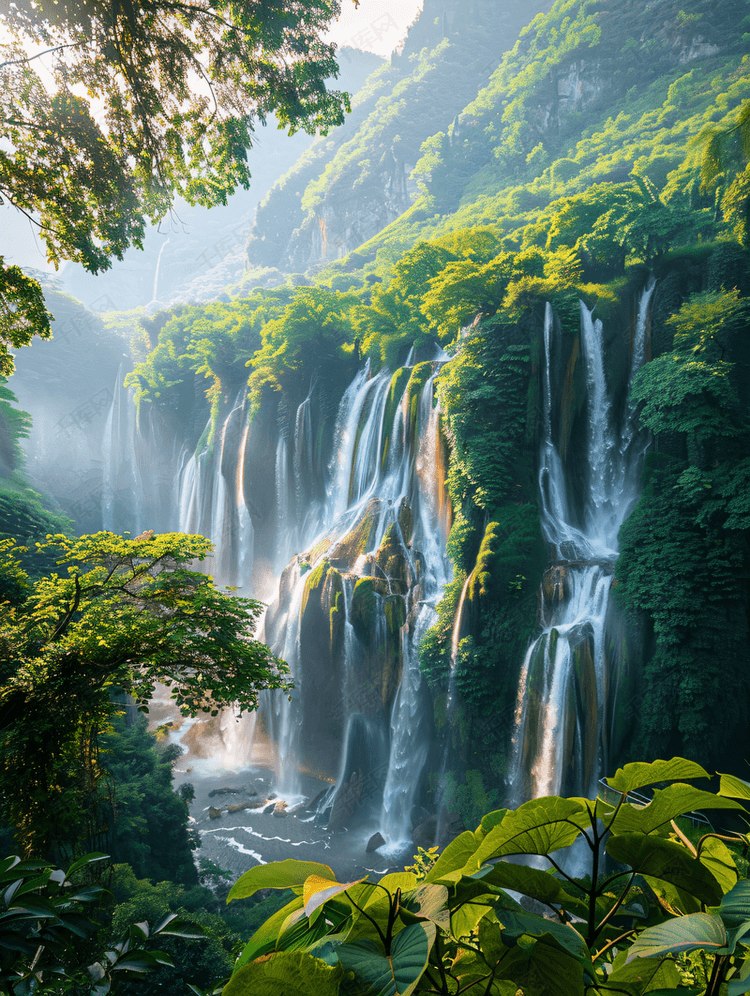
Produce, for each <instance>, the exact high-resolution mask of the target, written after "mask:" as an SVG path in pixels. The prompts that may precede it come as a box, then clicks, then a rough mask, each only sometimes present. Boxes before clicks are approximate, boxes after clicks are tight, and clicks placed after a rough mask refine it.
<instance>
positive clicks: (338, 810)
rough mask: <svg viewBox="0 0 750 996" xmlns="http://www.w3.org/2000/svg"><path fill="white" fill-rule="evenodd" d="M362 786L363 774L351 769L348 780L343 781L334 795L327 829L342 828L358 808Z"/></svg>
mask: <svg viewBox="0 0 750 996" xmlns="http://www.w3.org/2000/svg"><path fill="white" fill-rule="evenodd" d="M363 787H364V776H363V775H360V774H358V773H357V772H356V771H353V772H352V775H351V778H350V779H349V781H348V782H344V783H343V785H342V786H341V787H340V788H339V790H338V792H337V793H336V795H335V797H334V800H333V805H332V807H331V817H330V819H329V820H328V829H329V830H343V829H344V824H345V823H346V822H348V821H349V820H350V819H351V817H352V816H353V815H354V813H355V812H356V811H357V809H358V808H359V803H360V800H361V798H362V789H363Z"/></svg>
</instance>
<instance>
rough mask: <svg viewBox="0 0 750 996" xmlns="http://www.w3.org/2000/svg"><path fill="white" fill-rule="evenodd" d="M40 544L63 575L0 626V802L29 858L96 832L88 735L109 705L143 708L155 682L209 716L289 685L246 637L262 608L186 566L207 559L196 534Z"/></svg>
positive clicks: (57, 539) (46, 582)
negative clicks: (130, 700)
mask: <svg viewBox="0 0 750 996" xmlns="http://www.w3.org/2000/svg"><path fill="white" fill-rule="evenodd" d="M44 548H45V549H48V550H51V551H54V553H55V554H56V558H57V563H58V565H59V566H60V568H61V569H62V570H61V573H60V574H57V573H55V574H52V575H51V576H49V577H43V578H40V579H39V580H37V581H35V582H34V583H33V584H32V585H31V586H30V587H29V589H28V591H27V592H25V596H26V597H25V598H24V599H23V601H20V602H19V603H18V604H16V605H6V606H4V612H3V614H2V617H0V642H2V645H3V647H4V649H5V650H6V652H7V656H6V659H5V662H4V663H5V667H6V674H7V675H8V678H7V680H6V682H5V683H4V685H3V688H2V692H1V693H0V705H1V706H2V737H1V740H2V745H1V747H0V756H1V757H2V776H1V777H2V784H3V793H4V799H5V805H6V807H7V813H8V815H9V816H10V820H11V822H12V824H13V825H14V826H15V827H16V828H17V832H18V835H19V840H20V841H21V842H22V843H23V846H24V849H25V850H26V851H27V853H37V854H40V853H44V852H45V851H46V850H48V848H50V847H51V846H53V845H54V844H55V842H59V841H60V839H61V837H66V835H69V834H70V830H71V829H73V830H74V831H75V832H77V833H80V834H81V836H84V835H85V834H86V833H89V834H90V835H93V834H94V833H98V827H97V826H96V820H97V813H96V806H95V803H94V800H95V798H96V786H97V782H98V781H99V778H100V771H99V768H98V764H97V748H98V736H99V733H100V731H101V730H102V728H103V726H104V725H105V724H106V722H107V719H108V717H109V716H110V715H111V714H112V713H113V711H115V709H116V706H115V705H114V703H113V701H112V699H113V697H114V696H119V695H123V694H130V695H133V696H134V697H135V698H136V700H137V701H138V702H139V703H141V704H144V703H146V702H147V701H148V699H149V697H150V696H151V694H152V693H153V690H154V685H155V682H156V681H161V682H163V683H165V684H166V685H167V686H168V687H171V688H172V697H173V698H174V700H175V702H176V704H177V705H178V706H179V707H180V708H182V709H183V710H185V711H186V712H189V713H192V714H195V713H196V712H198V711H200V710H203V711H211V710H213V711H214V713H215V711H216V710H217V709H218V708H219V706H220V705H222V704H229V703H230V702H238V703H239V704H240V706H241V707H243V708H246V709H252V708H255V707H256V705H257V696H258V693H259V691H260V689H261V688H263V687H275V688H288V687H289V684H288V680H287V678H286V675H287V673H288V669H287V668H286V665H284V664H283V663H282V662H280V661H277V660H276V659H275V658H274V657H273V655H272V654H271V652H270V651H269V650H268V648H267V647H265V646H263V645H262V644H259V643H256V642H255V641H252V640H248V638H247V635H246V634H247V632H248V630H251V629H252V627H253V626H254V624H255V621H256V619H257V616H258V614H259V613H260V611H261V605H260V604H259V603H258V602H255V601H253V600H251V599H245V598H239V597H237V596H234V595H225V594H223V593H222V592H221V591H219V589H218V588H217V587H216V586H215V585H214V583H213V580H212V579H211V578H210V577H207V576H206V575H204V574H200V573H198V572H197V571H193V570H189V569H188V567H187V565H188V564H189V563H190V562H191V561H193V560H196V559H198V560H203V559H205V557H206V556H207V555H208V554H209V553H210V551H211V544H210V543H209V542H208V541H207V540H205V539H203V538H202V537H197V536H192V537H191V536H183V535H179V534H165V535H162V536H154V535H153V533H144V534H143V535H142V536H140V537H138V538H137V539H135V540H124V539H120V538H119V537H117V536H114V535H113V534H111V533H98V534H96V535H95V536H84V537H81V538H80V539H77V540H71V539H68V538H67V537H65V536H62V535H58V536H54V537H52V538H51V539H50V540H49V541H48V543H46V544H45V545H44ZM11 551H12V548H11ZM6 560H7V558H6ZM16 580H17V575H16ZM29 711H31V712H33V714H34V715H35V717H36V720H35V724H34V726H33V728H32V727H31V726H30V725H29V724H28V723H27V722H26V717H27V716H28V714H29ZM9 780H10V781H9ZM11 783H12V784H13V786H14V789H13V791H12V792H10V791H9V789H8V786H9V785H10V784H11ZM92 824H93V825H92Z"/></svg>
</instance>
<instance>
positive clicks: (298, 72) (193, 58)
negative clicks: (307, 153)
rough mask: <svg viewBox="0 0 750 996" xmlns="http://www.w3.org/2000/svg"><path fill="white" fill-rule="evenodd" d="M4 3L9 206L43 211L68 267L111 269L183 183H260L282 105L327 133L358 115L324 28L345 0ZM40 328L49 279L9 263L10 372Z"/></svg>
mask: <svg viewBox="0 0 750 996" xmlns="http://www.w3.org/2000/svg"><path fill="white" fill-rule="evenodd" d="M356 2H357V0H355V3H356ZM2 10H3V12H2V14H1V15H0V29H2V33H3V35H4V36H5V37H8V38H9V39H10V40H9V42H8V43H6V44H3V45H0V137H2V138H3V143H2V149H0V200H7V201H8V202H9V203H11V204H13V205H14V206H15V207H17V208H18V209H19V210H21V211H22V212H24V213H25V214H27V215H28V216H29V217H31V218H33V219H34V220H36V219H37V218H38V221H37V224H38V225H39V228H40V231H41V235H42V238H43V239H44V241H45V243H46V245H47V252H48V258H49V259H50V261H51V262H53V263H54V264H55V265H57V264H58V263H59V262H60V261H61V260H63V259H71V260H75V261H77V262H79V263H82V264H83V266H85V267H86V269H88V270H90V271H91V272H92V273H97V272H98V271H99V270H103V269H107V267H108V266H109V265H110V263H111V260H112V258H113V257H116V258H118V259H121V258H122V255H123V253H124V251H125V249H127V247H128V246H130V245H136V246H141V245H142V242H143V235H144V231H145V225H146V220H147V219H148V220H150V221H152V222H156V221H158V220H160V219H161V218H163V217H164V215H165V214H166V212H167V211H168V210H169V208H170V206H171V204H172V199H173V197H174V195H175V194H176V193H178V194H180V195H181V196H182V197H184V198H185V199H186V200H187V201H188V203H190V204H201V205H204V206H207V207H208V206H211V205H212V204H219V203H221V204H224V203H226V198H227V195H228V194H230V193H232V191H233V190H234V189H235V188H236V187H237V186H242V187H245V188H247V187H248V186H249V181H250V167H249V163H248V155H247V152H248V149H249V148H251V147H252V145H253V142H254V138H253V135H254V130H255V127H256V125H257V124H258V123H260V124H262V125H264V124H265V123H266V121H267V118H268V116H269V115H270V114H272V113H273V114H275V115H276V117H277V119H278V122H279V126H280V127H287V128H288V129H289V131H290V133H293V132H294V131H296V130H299V129H300V128H303V129H305V130H306V131H309V132H312V131H315V130H317V129H321V130H323V131H324V132H325V130H326V129H328V128H329V127H331V126H332V125H336V124H340V123H341V122H342V121H343V118H344V113H345V111H347V110H349V97H348V95H347V94H345V93H341V92H339V91H329V90H327V89H326V85H325V81H326V79H327V78H329V77H331V76H336V75H338V66H337V64H336V61H335V58H334V53H335V46H334V45H330V44H324V43H323V41H322V40H321V38H320V35H321V33H322V32H324V31H325V30H326V28H327V27H328V26H329V24H330V22H331V20H332V19H333V18H335V17H336V16H337V15H338V13H339V11H340V3H339V0H305V2H300V0H263V2H262V3H246V4H233V3H230V2H229V0H216V2H214V0H147V2H145V3H141V4H139V5H138V6H137V7H136V6H134V5H133V4H132V3H131V2H130V0H122V2H117V3H109V2H108V0H86V2H84V3H81V2H79V0H62V2H60V3H55V4H52V5H50V4H45V5H40V4H38V3H37V2H36V0H18V2H17V3H14V4H11V5H8V4H5V5H3V8H2ZM34 49H42V50H43V51H42V52H38V53H37V54H32V55H30V54H29V52H31V51H33V50H34ZM42 54H45V55H46V56H47V57H48V60H49V62H48V63H45V70H48V73H47V74H46V75H45V76H44V77H43V76H42V74H41V73H40V72H39V71H37V68H36V67H37V66H39V65H40V63H38V62H36V60H37V59H38V58H39V56H40V55H42ZM82 93H85V94H86V97H84V96H81V94H82ZM96 107H100V108H101V112H100V113H95V112H94V108H96ZM16 311H18V319H17V320H16V319H14V318H13V315H14V313H15V312H16ZM35 332H39V333H48V332H49V325H48V318H45V314H44V308H43V305H42V303H41V294H40V292H39V288H38V285H37V284H34V282H30V281H29V280H28V278H23V275H22V274H19V272H16V270H15V268H13V267H10V268H6V267H4V266H3V264H2V261H0V373H9V372H11V370H12V360H11V359H10V357H9V356H8V353H7V345H8V344H10V345H13V346H19V345H23V344H26V343H28V341H29V339H30V337H31V336H32V335H33V334H34V333H35Z"/></svg>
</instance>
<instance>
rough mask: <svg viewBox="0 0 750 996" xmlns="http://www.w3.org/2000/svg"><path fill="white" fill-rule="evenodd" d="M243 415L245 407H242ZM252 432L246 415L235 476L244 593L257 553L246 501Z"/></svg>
mask: <svg viewBox="0 0 750 996" xmlns="http://www.w3.org/2000/svg"><path fill="white" fill-rule="evenodd" d="M242 412H243V415H244V414H245V409H244V406H243V409H242ZM249 433H250V423H249V422H248V420H247V417H245V428H244V429H243V432H242V437H241V439H240V446H239V451H238V453H237V474H236V477H235V490H236V494H237V501H236V512H237V522H238V540H239V553H238V557H237V585H238V587H239V588H242V589H245V591H244V592H243V594H248V588H249V585H250V578H251V575H252V572H253V561H254V554H255V530H254V529H253V520H252V519H251V518H250V513H249V512H248V510H247V502H246V501H245V459H246V455H247V437H248V435H249Z"/></svg>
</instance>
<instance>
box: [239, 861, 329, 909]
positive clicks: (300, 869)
mask: <svg viewBox="0 0 750 996" xmlns="http://www.w3.org/2000/svg"><path fill="white" fill-rule="evenodd" d="M310 875H319V876H320V877H321V878H327V879H329V880H330V881H331V882H335V881H336V875H335V874H334V872H333V871H332V869H330V868H329V867H328V865H321V864H318V862H317V861H295V860H294V858H287V859H286V861H272V862H271V863H270V864H267V865H258V866H257V868H251V869H250V871H246V872H245V874H244V875H241V876H240V877H239V878H238V879H237V881H236V882H235V883H234V885H233V886H232V888H231V889H230V890H229V895H228V896H227V902H230V901H231V900H232V899H247V897H248V896H254V895H255V893H256V892H258V891H259V890H260V889H291V888H293V887H294V886H300V887H301V886H303V885H304V884H305V881H306V880H307V879H308V878H309V877H310Z"/></svg>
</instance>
